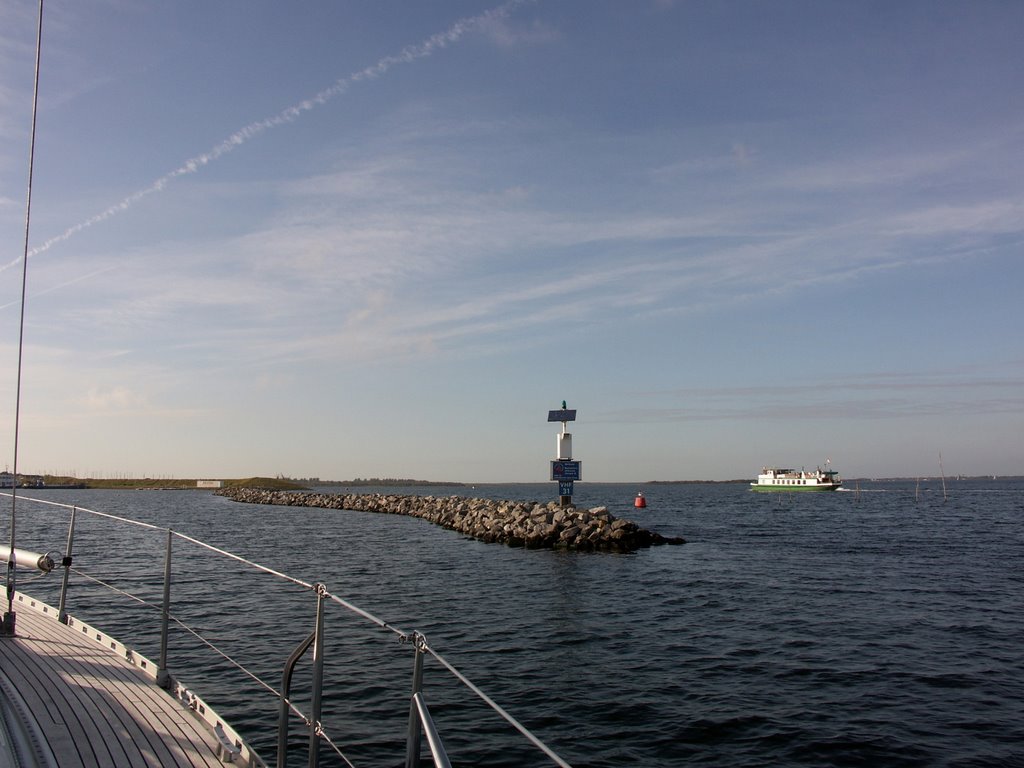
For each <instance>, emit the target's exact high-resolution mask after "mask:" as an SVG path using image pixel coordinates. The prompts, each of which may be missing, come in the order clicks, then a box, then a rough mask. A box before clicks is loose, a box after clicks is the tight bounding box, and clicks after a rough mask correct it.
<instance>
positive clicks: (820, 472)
mask: <svg viewBox="0 0 1024 768" xmlns="http://www.w3.org/2000/svg"><path fill="white" fill-rule="evenodd" d="M826 466H828V465H827V464H826ZM842 484H843V481H842V480H841V479H840V477H839V473H838V472H836V471H835V470H831V469H821V467H818V468H817V469H815V470H814V471H813V472H809V471H806V470H803V469H779V468H776V467H762V468H761V474H759V475H758V476H757V481H756V482H753V483H751V484H750V489H751V490H752V491H835V490H837V489H838V488H839V487H840V486H841V485H842Z"/></svg>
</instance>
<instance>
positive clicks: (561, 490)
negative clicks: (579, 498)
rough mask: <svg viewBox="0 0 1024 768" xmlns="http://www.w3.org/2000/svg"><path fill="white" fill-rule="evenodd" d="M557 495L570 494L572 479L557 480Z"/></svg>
mask: <svg viewBox="0 0 1024 768" xmlns="http://www.w3.org/2000/svg"><path fill="white" fill-rule="evenodd" d="M558 495H559V496H572V480H559V481H558Z"/></svg>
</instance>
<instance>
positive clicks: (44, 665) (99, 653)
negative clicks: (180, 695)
mask: <svg viewBox="0 0 1024 768" xmlns="http://www.w3.org/2000/svg"><path fill="white" fill-rule="evenodd" d="M19 597H22V596H20V595H19ZM29 600H30V599H29ZM26 602H28V601H27V600H26ZM15 610H16V612H17V627H16V635H15V636H14V637H0V694H2V699H3V700H2V701H0V704H3V705H4V706H2V707H0V710H3V711H2V714H3V715H5V716H6V717H7V719H8V721H9V724H8V728H7V730H8V732H9V733H8V738H10V739H11V741H14V742H17V741H19V739H18V735H17V731H18V729H19V725H18V720H19V718H20V721H21V723H22V724H24V723H28V726H27V727H26V726H24V725H22V726H21V729H22V731H21V732H22V734H23V737H22V738H21V739H20V741H21V750H22V751H25V750H26V749H28V750H31V752H32V754H33V755H34V757H35V759H36V760H37V761H38V764H39V765H55V766H60V768H72V767H74V766H82V767H83V768H84V767H86V766H89V767H92V766H104V768H106V766H114V767H116V768H120V767H121V766H123V767H124V768H134V766H192V767H193V768H195V767H198V766H223V765H224V763H225V762H229V758H228V755H227V754H226V753H225V744H224V743H223V742H222V741H221V740H220V739H218V737H217V736H216V735H215V734H214V732H213V731H211V730H210V729H209V728H208V727H207V726H206V724H205V723H204V722H202V721H201V720H200V718H199V717H198V716H197V715H195V714H194V713H193V712H191V711H190V710H189V709H188V708H186V707H185V706H184V705H183V704H182V703H181V702H180V701H178V700H176V699H175V698H174V697H172V696H171V695H170V694H168V693H167V692H166V691H164V690H163V689H162V688H159V687H158V686H157V685H155V684H154V682H153V681H152V679H151V678H150V677H148V676H147V675H146V674H145V673H144V672H142V671H140V670H138V669H136V668H135V667H133V666H132V665H131V664H129V663H128V662H127V661H126V660H124V659H123V658H121V657H120V656H119V655H118V654H117V653H116V652H113V651H111V650H109V649H108V648H107V647H104V646H103V645H101V644H100V643H98V642H97V641H96V640H95V639H94V638H93V637H90V636H88V635H86V634H83V633H82V632H81V631H79V630H76V629H72V628H71V627H68V626H66V625H64V624H62V623H60V622H59V621H57V620H56V618H55V617H54V616H52V615H44V614H43V613H41V612H39V611H38V610H37V609H34V608H32V607H29V605H26V604H23V603H18V602H16V603H15ZM50 611H52V609H50ZM11 720H14V722H13V723H11V722H10V721H11ZM0 725H2V723H0ZM2 730H3V729H2V728H0V731H2ZM26 737H27V738H26ZM4 740H5V738H4V736H3V734H0V767H2V766H4V765H5V752H9V750H5V748H4V743H3V742H4ZM13 764H14V765H18V763H17V762H14V763H13ZM27 764H28V765H32V764H33V763H32V762H31V761H29V762H28V763H27Z"/></svg>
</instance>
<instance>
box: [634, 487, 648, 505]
mask: <svg viewBox="0 0 1024 768" xmlns="http://www.w3.org/2000/svg"><path fill="white" fill-rule="evenodd" d="M633 506H634V507H637V508H638V509H642V508H644V507H646V506H647V499H645V498H644V494H643V492H642V491H641V492H640V493H638V494H637V495H636V501H634V502H633Z"/></svg>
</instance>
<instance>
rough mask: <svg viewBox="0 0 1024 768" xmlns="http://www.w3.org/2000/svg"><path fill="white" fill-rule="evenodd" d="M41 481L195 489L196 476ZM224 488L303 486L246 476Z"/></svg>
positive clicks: (287, 488) (52, 478) (48, 480)
mask: <svg viewBox="0 0 1024 768" xmlns="http://www.w3.org/2000/svg"><path fill="white" fill-rule="evenodd" d="M43 482H44V483H45V484H46V485H47V486H50V487H53V486H62V485H64V486H79V487H81V486H85V487H86V488H109V489H125V490H156V489H161V490H163V489H178V488H181V489H190V490H195V489H196V485H197V483H198V479H197V478H171V479H168V478H151V477H144V478H117V479H113V480H108V479H101V478H92V477H85V478H80V477H58V476H55V475H44V476H43ZM222 482H223V483H224V487H225V488H272V489H275V490H283V491H298V490H302V489H303V488H304V487H305V486H303V485H300V484H299V483H296V482H294V481H292V480H283V479H280V478H276V477H247V478H243V479H239V480H224V481H222Z"/></svg>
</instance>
